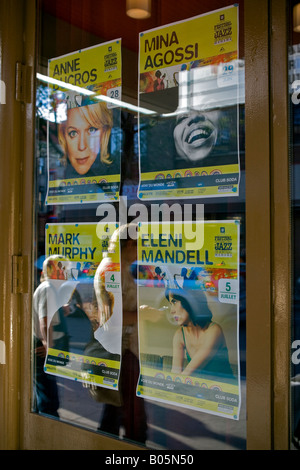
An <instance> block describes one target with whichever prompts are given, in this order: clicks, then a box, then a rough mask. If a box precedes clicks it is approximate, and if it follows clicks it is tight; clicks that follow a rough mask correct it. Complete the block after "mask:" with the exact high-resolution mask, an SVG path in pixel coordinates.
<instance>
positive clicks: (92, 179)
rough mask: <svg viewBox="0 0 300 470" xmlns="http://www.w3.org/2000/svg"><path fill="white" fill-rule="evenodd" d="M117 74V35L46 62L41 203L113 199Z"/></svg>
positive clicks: (117, 123) (116, 166) (117, 174)
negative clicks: (47, 111)
mask: <svg viewBox="0 0 300 470" xmlns="http://www.w3.org/2000/svg"><path fill="white" fill-rule="evenodd" d="M121 74H122V65H121V40H120V39H118V40H116V41H111V42H107V43H103V44H100V45H97V46H94V47H90V48H87V49H82V50H79V51H77V52H74V53H72V54H67V55H64V56H61V57H58V58H55V59H51V60H49V63H48V76H49V77H50V78H49V80H53V81H54V83H52V84H51V82H50V83H49V87H50V88H49V90H50V100H51V103H52V107H53V108H54V110H55V113H54V114H55V122H49V123H48V155H47V157H48V158H47V160H48V191H47V200H46V202H47V204H72V203H79V204H81V203H91V202H102V201H115V200H118V197H119V189H120V158H121V157H120V156H121V131H120V126H121V123H120V120H121V111H120V108H119V107H118V106H116V103H114V100H118V101H120V99H121V91H122V82H121V77H122V75H121Z"/></svg>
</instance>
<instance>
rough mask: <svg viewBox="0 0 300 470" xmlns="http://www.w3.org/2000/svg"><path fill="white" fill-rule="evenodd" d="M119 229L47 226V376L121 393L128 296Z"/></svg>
mask: <svg viewBox="0 0 300 470" xmlns="http://www.w3.org/2000/svg"><path fill="white" fill-rule="evenodd" d="M115 234H116V224H113V223H106V224H105V223H98V224H95V223H76V224H72V223H65V224H63V223H62V224H48V225H47V226H46V260H45V262H44V266H45V263H46V265H47V269H45V268H44V271H45V272H47V279H46V282H47V328H48V331H47V356H46V360H45V372H46V373H49V374H53V375H56V376H62V377H65V378H68V379H72V380H78V381H80V382H84V383H88V384H93V385H95V386H101V387H104V388H111V389H115V390H118V382H119V373H120V361H121V341H122V294H121V280H120V249H119V239H118V237H116V236H115Z"/></svg>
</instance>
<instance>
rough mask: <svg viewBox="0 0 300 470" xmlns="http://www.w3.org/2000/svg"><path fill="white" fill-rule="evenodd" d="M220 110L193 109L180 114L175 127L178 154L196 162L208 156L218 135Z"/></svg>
mask: <svg viewBox="0 0 300 470" xmlns="http://www.w3.org/2000/svg"><path fill="white" fill-rule="evenodd" d="M219 118H220V110H218V109H212V110H208V111H195V110H193V111H191V112H189V113H185V114H182V115H179V117H178V118H177V121H176V126H175V129H174V142H175V147H176V151H177V153H178V155H179V156H180V157H181V158H183V159H185V160H189V161H190V162H191V163H196V162H197V161H198V160H199V161H201V160H203V159H204V158H206V157H207V156H208V155H209V154H210V152H211V151H212V149H213V148H214V146H215V144H216V141H217V137H218V123H219Z"/></svg>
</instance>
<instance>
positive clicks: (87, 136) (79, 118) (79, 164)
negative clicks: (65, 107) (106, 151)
mask: <svg viewBox="0 0 300 470" xmlns="http://www.w3.org/2000/svg"><path fill="white" fill-rule="evenodd" d="M100 134H101V131H100V129H99V128H96V127H93V126H91V125H90V124H89V122H88V121H87V120H86V118H85V117H84V116H83V115H82V114H81V113H80V108H72V109H70V110H69V112H68V121H67V126H66V134H65V137H66V143H67V150H68V157H69V160H70V163H71V165H72V166H73V168H74V170H75V171H77V173H78V174H79V175H85V174H86V173H87V172H88V171H89V169H90V168H91V166H92V165H93V163H94V161H95V160H96V157H97V155H98V154H99V152H100Z"/></svg>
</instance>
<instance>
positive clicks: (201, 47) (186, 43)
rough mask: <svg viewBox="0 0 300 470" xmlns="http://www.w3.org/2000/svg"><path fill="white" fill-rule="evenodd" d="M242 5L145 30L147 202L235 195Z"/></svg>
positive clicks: (142, 122) (142, 144)
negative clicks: (239, 25) (239, 35)
mask: <svg viewBox="0 0 300 470" xmlns="http://www.w3.org/2000/svg"><path fill="white" fill-rule="evenodd" d="M243 65H244V64H243V62H242V61H240V60H239V56H238V6H237V5H234V6H231V7H228V8H224V9H220V10H216V11H214V12H211V13H207V14H205V15H201V16H197V17H193V18H191V19H188V20H185V21H180V22H177V23H172V24H169V25H167V26H163V27H161V28H156V29H152V30H149V31H145V32H143V33H141V34H140V43H139V106H140V107H141V109H147V110H148V112H150V113H151V112H152V114H143V113H142V112H140V113H139V163H140V182H139V190H138V196H139V198H140V199H143V200H153V199H178V198H193V197H197V198H198V197H221V196H228V195H230V196H238V194H239V179H240V158H239V105H240V104H243V100H244V99H243V95H242V94H241V93H240V90H239V83H240V82H242V83H243V73H244V67H243Z"/></svg>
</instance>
